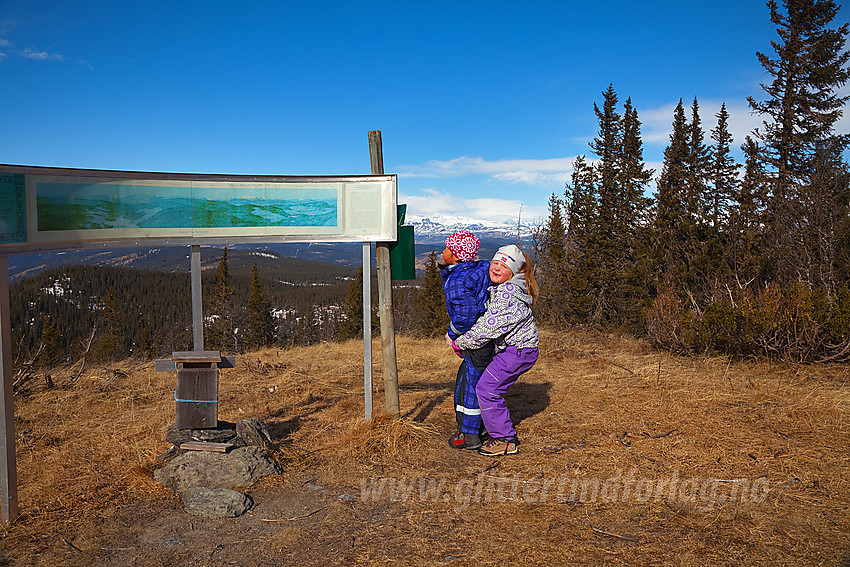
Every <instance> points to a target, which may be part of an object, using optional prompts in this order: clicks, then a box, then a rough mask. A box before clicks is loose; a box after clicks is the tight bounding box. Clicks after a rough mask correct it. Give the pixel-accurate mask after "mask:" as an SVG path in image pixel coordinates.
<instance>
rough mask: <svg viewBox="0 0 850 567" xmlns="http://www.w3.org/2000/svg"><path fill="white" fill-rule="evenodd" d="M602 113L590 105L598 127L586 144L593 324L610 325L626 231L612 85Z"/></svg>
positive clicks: (620, 133)
mask: <svg viewBox="0 0 850 567" xmlns="http://www.w3.org/2000/svg"><path fill="white" fill-rule="evenodd" d="M602 96H603V99H604V100H603V104H602V110H600V109H599V107H598V106H597V105H596V103H594V104H593V110H594V112H595V113H596V119H597V122H598V124H599V133H598V134H597V137H596V138H594V139H593V140H592V141H591V142H590V147H591V148H592V149H593V152H594V153H595V154H596V155H597V156H598V157H599V161H598V163H597V164H596V167H595V172H596V190H597V192H598V195H599V207H598V218H597V220H598V225H597V229H596V235H595V236H596V239H595V244H596V250H595V256H596V258H597V267H596V274H595V282H594V288H595V292H594V295H595V299H594V306H593V313H592V315H591V317H592V320H593V322H594V323H596V324H599V325H605V326H607V325H608V324H611V323H612V322H614V321H616V319H617V315H616V312H617V309H618V306H619V302H620V301H619V300H620V298H621V296H622V293H623V289H622V287H623V271H622V265H623V256H622V254H623V246H624V239H625V236H626V231H627V230H628V229H627V227H626V226H624V224H623V222H622V221H623V217H624V214H625V210H624V206H625V203H624V200H623V192H622V188H621V185H620V165H621V151H622V143H623V124H622V118H621V116H620V114H619V113H618V112H617V110H616V108H617V102H618V98H617V94H616V92H614V87H613V85H609V86H608V89H607V90H606V91H605V92H603V93H602Z"/></svg>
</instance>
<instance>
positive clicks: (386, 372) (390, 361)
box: [369, 130, 399, 415]
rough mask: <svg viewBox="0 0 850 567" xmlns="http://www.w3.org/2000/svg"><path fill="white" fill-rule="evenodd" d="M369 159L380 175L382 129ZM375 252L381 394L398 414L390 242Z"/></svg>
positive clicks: (390, 410)
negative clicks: (381, 380) (379, 324)
mask: <svg viewBox="0 0 850 567" xmlns="http://www.w3.org/2000/svg"><path fill="white" fill-rule="evenodd" d="M369 158H370V159H369V161H370V162H371V165H372V175H383V173H384V153H383V146H382V142H381V131H380V130H372V131H371V132H369ZM376 250H377V256H378V317H380V319H381V347H382V348H381V351H382V361H383V376H384V398H385V402H386V407H387V413H388V414H390V415H395V414H398V412H399V401H398V360H397V358H396V349H395V327H394V324H393V287H392V279H391V277H392V273H391V270H390V243H389V242H378V243H376Z"/></svg>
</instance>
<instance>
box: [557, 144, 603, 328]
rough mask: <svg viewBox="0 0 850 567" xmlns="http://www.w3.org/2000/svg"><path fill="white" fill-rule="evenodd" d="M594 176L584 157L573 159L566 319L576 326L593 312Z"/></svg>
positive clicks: (568, 195)
mask: <svg viewBox="0 0 850 567" xmlns="http://www.w3.org/2000/svg"><path fill="white" fill-rule="evenodd" d="M594 180H595V173H594V170H593V167H592V166H591V165H590V164H588V163H587V160H586V159H585V156H578V157H576V160H575V163H574V165H573V173H572V176H571V181H572V184H571V185H568V186H567V188H566V193H565V197H566V201H567V238H566V240H567V242H566V250H567V253H566V260H567V274H566V284H565V287H566V289H567V291H568V295H567V317H568V319H569V320H570V321H572V322H574V323H579V324H585V323H589V322H590V319H591V314H592V313H593V312H594V311H595V308H594V306H595V302H596V299H597V296H598V294H597V291H596V290H597V288H596V285H597V282H598V279H599V277H600V272H599V262H598V261H597V257H598V250H599V246H598V232H597V231H598V227H599V222H598V218H599V216H598V215H599V201H598V196H597V193H596V184H595V182H594Z"/></svg>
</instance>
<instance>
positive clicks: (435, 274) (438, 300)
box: [416, 250, 449, 337]
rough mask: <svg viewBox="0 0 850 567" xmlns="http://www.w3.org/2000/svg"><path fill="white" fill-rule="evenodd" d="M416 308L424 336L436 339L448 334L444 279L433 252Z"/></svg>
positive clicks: (427, 265) (429, 255)
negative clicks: (435, 337)
mask: <svg viewBox="0 0 850 567" xmlns="http://www.w3.org/2000/svg"><path fill="white" fill-rule="evenodd" d="M416 307H417V310H418V312H419V329H420V332H421V333H422V334H423V335H425V336H428V337H434V336H438V335H442V334H444V333H445V332H446V329H448V326H449V313H448V311H446V295H445V292H444V291H443V278H442V276H441V275H440V270H439V268H438V267H437V254H436V252H434V251H433V250H432V251H431V252H430V253H429V254H428V261H427V262H426V263H425V275H424V276H423V278H422V285H421V286H420V288H419V293H418V295H417V297H416Z"/></svg>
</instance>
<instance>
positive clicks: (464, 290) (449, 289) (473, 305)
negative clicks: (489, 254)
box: [440, 260, 492, 339]
mask: <svg viewBox="0 0 850 567" xmlns="http://www.w3.org/2000/svg"><path fill="white" fill-rule="evenodd" d="M440 275H442V276H443V291H444V292H445V294H446V309H447V310H448V312H449V319H450V320H451V322H450V323H449V336H450V337H451V338H452V339H456V338H458V337H459V336H461V335H462V334H464V333H465V332H467V331H468V330H469V329H471V328H472V325H473V324H474V323H475V321H477V320H478V317H480V316H481V315H483V314H484V312H486V311H487V308H486V306H485V304H486V302H487V298H488V297H489V294H488V292H487V290H488V289H490V286H491V285H492V282H491V281H490V262H488V261H487V260H473V261H472V262H461V263H459V264H455V265H454V266H449V267H447V268H443V269H442V270H440Z"/></svg>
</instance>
